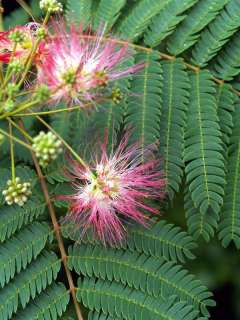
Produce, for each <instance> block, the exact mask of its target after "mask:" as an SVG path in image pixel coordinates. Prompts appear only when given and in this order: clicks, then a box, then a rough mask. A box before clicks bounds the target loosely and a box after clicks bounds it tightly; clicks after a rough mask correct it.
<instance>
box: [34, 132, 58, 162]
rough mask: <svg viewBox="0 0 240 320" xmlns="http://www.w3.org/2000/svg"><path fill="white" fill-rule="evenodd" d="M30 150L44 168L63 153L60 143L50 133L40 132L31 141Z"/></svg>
mask: <svg viewBox="0 0 240 320" xmlns="http://www.w3.org/2000/svg"><path fill="white" fill-rule="evenodd" d="M32 148H33V150H34V152H35V154H36V157H37V158H38V159H39V164H40V165H41V166H42V167H46V166H47V165H48V164H49V163H50V162H51V161H53V160H55V159H56V158H57V156H58V155H59V154H60V153H61V152H62V151H63V149H62V142H61V141H60V140H59V139H58V138H57V137H56V136H55V135H54V134H53V133H52V132H51V131H49V132H47V133H45V132H43V131H41V132H40V133H39V135H37V136H36V137H35V138H34V139H33V145H32Z"/></svg>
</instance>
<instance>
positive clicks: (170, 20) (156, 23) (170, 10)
mask: <svg viewBox="0 0 240 320" xmlns="http://www.w3.org/2000/svg"><path fill="white" fill-rule="evenodd" d="M196 2H197V0H185V1H179V0H172V1H170V2H168V4H167V5H166V6H165V7H164V8H163V9H162V10H161V11H160V13H159V14H158V15H157V16H155V17H154V18H153V19H152V22H151V24H150V25H149V27H148V29H147V31H146V32H145V34H144V43H145V44H146V45H148V46H150V47H156V46H157V45H159V44H160V42H161V41H162V40H163V39H165V38H166V37H167V36H169V35H170V34H171V33H172V32H173V31H174V30H175V29H176V27H177V25H178V24H179V23H180V22H181V21H182V20H184V19H185V18H186V16H187V15H185V14H183V13H184V11H185V10H187V9H189V8H190V7H191V6H193V5H194V4H195V3H196Z"/></svg>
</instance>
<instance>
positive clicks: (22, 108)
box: [0, 101, 39, 119]
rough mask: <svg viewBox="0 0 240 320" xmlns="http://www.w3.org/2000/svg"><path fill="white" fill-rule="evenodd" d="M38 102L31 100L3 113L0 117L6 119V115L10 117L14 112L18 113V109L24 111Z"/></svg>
mask: <svg viewBox="0 0 240 320" xmlns="http://www.w3.org/2000/svg"><path fill="white" fill-rule="evenodd" d="M38 103H39V101H32V102H29V103H26V104H23V105H20V106H19V108H18V109H15V110H14V111H12V112H9V113H7V114H3V115H2V116H0V119H6V118H7V117H12V116H14V115H15V114H16V113H18V112H19V111H24V110H26V109H28V108H31V107H33V106H34V105H37V104H38Z"/></svg>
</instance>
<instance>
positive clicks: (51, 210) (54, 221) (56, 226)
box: [19, 122, 83, 320]
mask: <svg viewBox="0 0 240 320" xmlns="http://www.w3.org/2000/svg"><path fill="white" fill-rule="evenodd" d="M19 125H20V127H21V128H22V130H24V126H23V123H22V122H20V123H19ZM27 142H28V141H27ZM31 155H32V159H33V162H34V166H35V168H36V171H37V175H38V179H39V181H40V184H41V187H42V191H43V194H44V198H45V200H46V204H47V207H48V211H49V214H50V217H51V220H52V224H53V229H54V232H55V235H56V239H57V242H58V247H59V251H60V254H61V260H62V262H63V266H64V269H65V273H66V276H67V280H68V284H69V291H70V293H71V296H72V300H73V303H74V307H75V311H76V314H77V319H78V320H83V317H82V314H81V310H80V306H79V303H78V301H77V297H76V288H75V285H74V282H73V278H72V275H71V272H70V271H69V269H68V266H67V254H66V250H65V247H64V242H63V238H62V235H61V232H60V230H61V228H60V225H59V223H58V221H57V217H56V213H55V209H54V207H53V204H52V202H51V199H50V195H49V192H48V188H47V184H46V181H45V178H44V175H43V173H42V170H41V168H40V166H39V164H38V160H37V158H36V156H35V154H34V153H33V152H32V151H31Z"/></svg>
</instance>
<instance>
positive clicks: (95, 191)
mask: <svg viewBox="0 0 240 320" xmlns="http://www.w3.org/2000/svg"><path fill="white" fill-rule="evenodd" d="M127 141H128V138H127V136H125V137H124V138H123V140H122V142H121V143H120V145H119V146H118V148H117V150H116V152H115V153H112V154H111V155H110V156H108V155H107V151H106V144H105V145H103V147H102V155H101V158H100V160H96V161H95V164H94V166H93V167H92V168H85V167H83V166H82V165H80V164H79V162H77V161H73V160H71V163H70V166H71V169H69V170H70V173H71V176H72V178H74V179H75V180H74V182H73V186H74V187H75V189H76V193H75V194H74V195H69V196H67V195H66V196H60V197H59V198H60V199H62V200H68V201H70V207H69V213H68V215H67V216H66V217H65V222H70V223H73V224H75V225H76V228H79V230H80V232H82V236H84V234H85V232H86V231H87V230H88V229H91V230H92V231H93V234H94V235H95V236H96V237H98V238H99V239H100V240H101V241H102V242H103V243H104V244H106V243H109V244H114V243H118V242H121V240H122V239H123V238H124V234H125V231H126V230H125V229H126V228H125V223H124V220H125V222H127V221H136V222H137V223H140V224H142V225H144V226H147V225H148V223H147V221H148V220H149V218H148V217H147V216H146V215H145V214H144V213H143V210H146V211H149V212H150V213H153V214H157V213H158V210H156V209H153V208H152V207H151V206H150V205H148V204H146V203H144V202H145V201H144V200H145V199H154V198H159V197H161V196H163V195H164V191H163V188H164V186H165V179H163V175H162V172H161V171H160V170H159V161H157V160H154V159H151V160H149V161H146V162H145V163H142V155H143V154H142V149H140V148H139V147H138V146H137V145H136V144H135V145H132V146H130V147H127ZM146 153H150V152H149V151H147V150H146V151H145V156H146Z"/></svg>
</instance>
